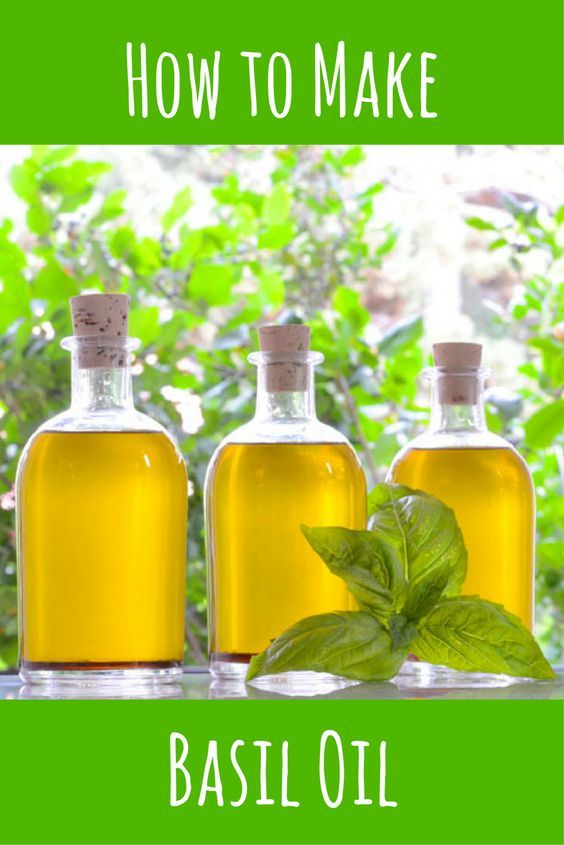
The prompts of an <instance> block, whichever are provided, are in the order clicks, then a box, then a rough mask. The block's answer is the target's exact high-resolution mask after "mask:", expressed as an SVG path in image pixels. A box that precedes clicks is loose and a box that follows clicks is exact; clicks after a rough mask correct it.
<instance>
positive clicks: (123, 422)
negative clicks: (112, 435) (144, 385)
mask: <svg viewBox="0 0 564 845" xmlns="http://www.w3.org/2000/svg"><path fill="white" fill-rule="evenodd" d="M45 431H68V432H80V431H101V432H104V431H106V432H112V431H146V432H150V431H154V432H160V433H161V434H165V435H166V436H167V437H168V438H169V439H172V438H171V437H170V434H169V433H168V431H167V430H166V428H164V426H162V425H161V424H160V423H159V422H157V421H156V420H154V419H153V418H152V417H149V416H147V414H142V413H141V412H140V411H137V410H136V409H134V408H124V409H116V408H111V409H108V410H107V411H104V410H99V411H96V412H95V413H92V412H87V411H80V410H78V411H76V410H74V409H73V408H67V410H65V411H62V412H61V413H60V414H56V416H54V417H51V418H50V419H48V420H46V421H45V422H44V423H42V425H40V426H39V428H38V429H37V430H36V431H35V432H34V434H33V437H35V436H36V435H38V434H40V433H42V432H45Z"/></svg>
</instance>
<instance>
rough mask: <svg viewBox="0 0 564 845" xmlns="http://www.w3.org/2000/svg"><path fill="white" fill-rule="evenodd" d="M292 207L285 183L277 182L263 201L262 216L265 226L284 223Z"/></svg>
mask: <svg viewBox="0 0 564 845" xmlns="http://www.w3.org/2000/svg"><path fill="white" fill-rule="evenodd" d="M291 208H292V194H291V193H290V190H289V188H288V187H287V186H286V185H283V184H280V183H279V184H278V185H275V186H274V188H273V189H272V193H271V194H269V195H268V196H267V198H266V199H265V201H264V208H263V212H262V218H263V220H264V222H265V223H266V225H267V226H280V225H281V224H282V223H286V221H287V220H288V218H289V216H290V211H291Z"/></svg>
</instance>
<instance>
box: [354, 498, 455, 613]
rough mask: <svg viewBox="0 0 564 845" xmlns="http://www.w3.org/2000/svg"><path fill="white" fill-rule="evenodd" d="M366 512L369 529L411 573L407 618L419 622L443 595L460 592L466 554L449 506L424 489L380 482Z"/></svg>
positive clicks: (404, 570)
mask: <svg viewBox="0 0 564 845" xmlns="http://www.w3.org/2000/svg"><path fill="white" fill-rule="evenodd" d="M368 513H369V515H370V516H371V519H370V522H369V525H370V529H371V530H372V531H374V532H375V533H376V535H377V536H378V538H379V539H380V541H381V542H382V543H383V544H385V545H386V546H387V548H388V553H389V554H390V555H392V556H394V557H395V559H396V562H395V565H396V566H399V567H401V569H402V571H403V572H404V573H405V574H406V575H407V581H408V597H407V601H406V604H405V606H404V609H403V613H404V615H405V616H407V617H409V618H411V619H418V618H420V617H421V616H422V615H423V614H424V613H425V612H426V611H427V610H428V609H429V607H431V606H432V605H433V604H435V603H436V601H437V600H438V598H439V597H440V596H441V595H453V594H456V593H457V592H458V591H459V589H460V587H461V586H462V584H463V582H464V578H465V577H466V565H467V554H466V548H465V546H464V540H463V538H462V532H461V531H460V528H459V527H458V524H457V522H456V519H455V516H454V513H453V512H452V510H451V509H450V508H448V507H447V506H446V505H445V504H443V503H442V502H440V501H439V500H438V499H435V498H434V497H433V496H429V495H428V494H426V493H423V492H421V491H420V490H412V489H410V488H409V487H404V486H403V485H399V484H387V483H382V484H378V486H377V487H375V488H374V490H373V491H372V492H371V493H370V496H369V499H368Z"/></svg>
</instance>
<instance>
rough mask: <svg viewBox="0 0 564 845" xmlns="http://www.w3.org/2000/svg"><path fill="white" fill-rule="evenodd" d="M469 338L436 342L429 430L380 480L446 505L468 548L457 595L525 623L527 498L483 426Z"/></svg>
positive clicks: (516, 463)
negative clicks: (490, 605)
mask: <svg viewBox="0 0 564 845" xmlns="http://www.w3.org/2000/svg"><path fill="white" fill-rule="evenodd" d="M481 351H482V348H481V346H480V345H478V344H474V343H439V344H436V345H435V346H434V347H433V352H434V358H435V367H434V368H430V369H429V370H428V371H427V372H426V375H427V377H428V378H429V379H430V381H431V385H432V411H431V422H430V428H429V431H428V432H426V433H425V434H423V435H421V436H420V437H417V438H415V440H413V441H412V442H411V443H409V444H408V445H407V446H405V447H404V448H403V449H402V450H401V451H400V452H399V454H398V455H397V456H396V457H395V459H394V461H393V463H392V466H391V468H390V471H389V474H388V480H390V481H393V482H396V483H398V484H406V485H407V486H408V487H413V488H416V489H419V490H423V491H425V492H426V493H430V494H431V495H433V496H436V497H437V498H438V499H441V500H442V501H443V502H445V504H447V505H448V506H449V507H451V508H452V509H453V510H454V513H455V515H456V518H457V521H458V523H459V525H460V528H461V530H462V534H463V536H464V542H465V544H466V548H467V550H468V574H467V577H466V580H465V583H464V585H463V589H462V592H463V593H464V594H466V595H479V596H481V597H482V598H484V599H489V600H490V601H494V602H497V603H499V604H503V605H504V606H505V607H506V608H507V610H509V611H511V612H512V613H514V614H516V615H517V616H519V617H520V618H521V620H522V621H523V623H524V624H525V625H526V626H527V627H528V628H532V625H533V598H534V524H535V502H534V488H533V483H532V480H531V475H530V472H529V469H528V467H527V465H526V463H525V461H524V460H523V459H522V458H521V456H520V455H519V454H518V452H517V451H516V450H515V449H514V448H513V446H511V444H510V443H508V442H507V441H506V440H504V439H503V438H502V437H498V435H496V434H492V433H491V432H490V431H488V429H487V426H486V422H485V414H484V397H483V383H484V379H485V377H486V376H487V374H488V373H487V370H485V369H484V368H482V367H481V366H480V363H481Z"/></svg>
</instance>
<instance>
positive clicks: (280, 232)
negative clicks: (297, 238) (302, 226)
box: [258, 223, 294, 249]
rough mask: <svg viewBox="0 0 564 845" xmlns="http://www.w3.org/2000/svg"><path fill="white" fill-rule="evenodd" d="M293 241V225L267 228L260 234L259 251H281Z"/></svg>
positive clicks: (287, 224)
mask: <svg viewBox="0 0 564 845" xmlns="http://www.w3.org/2000/svg"><path fill="white" fill-rule="evenodd" d="M293 239H294V224H293V223H281V224H280V225H275V226H269V228H268V229H265V231H264V232H261V234H260V235H259V239H258V247H259V249H282V248H283V247H285V246H287V245H288V244H289V243H291V241H292V240H293Z"/></svg>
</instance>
